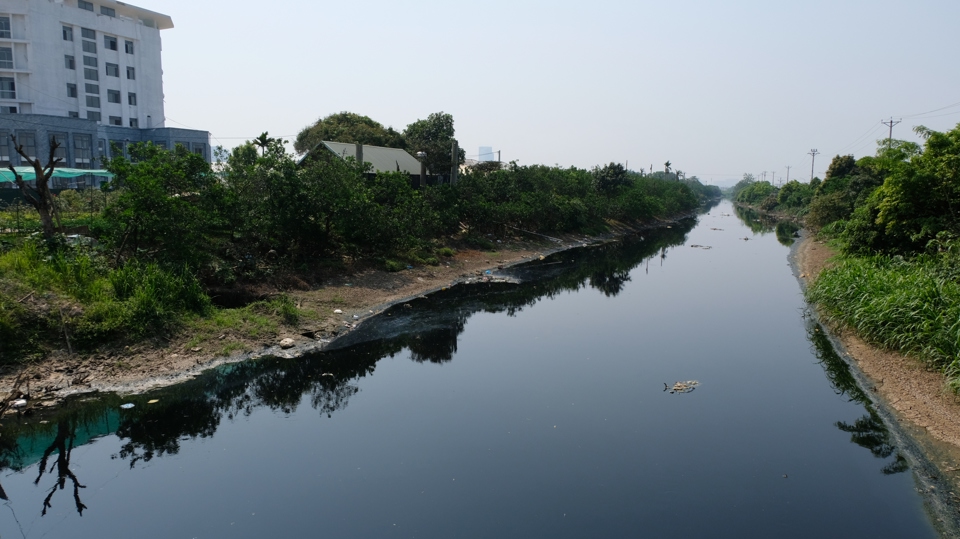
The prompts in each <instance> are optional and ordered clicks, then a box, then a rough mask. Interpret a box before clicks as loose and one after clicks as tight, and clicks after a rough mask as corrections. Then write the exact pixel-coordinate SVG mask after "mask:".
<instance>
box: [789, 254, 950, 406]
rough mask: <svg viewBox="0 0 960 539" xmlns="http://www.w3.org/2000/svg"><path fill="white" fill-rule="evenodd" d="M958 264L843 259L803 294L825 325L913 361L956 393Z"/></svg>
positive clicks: (946, 257)
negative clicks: (941, 374) (935, 373)
mask: <svg viewBox="0 0 960 539" xmlns="http://www.w3.org/2000/svg"><path fill="white" fill-rule="evenodd" d="M957 262H960V260H958V258H957V257H956V256H955V255H953V254H952V253H949V252H944V253H940V254H938V255H936V256H923V257H917V258H915V259H912V260H907V259H904V258H901V257H891V256H883V255H877V256H870V257H844V258H841V259H840V260H839V261H838V263H837V264H836V265H835V266H834V267H832V268H829V269H826V270H824V271H823V272H822V273H821V274H820V276H819V277H818V278H817V280H816V282H815V283H814V284H813V286H811V287H810V288H809V289H808V300H809V301H811V302H813V303H816V304H818V305H819V306H820V307H821V311H822V312H823V314H824V315H825V316H826V318H827V319H828V320H830V321H831V322H834V323H837V324H840V325H841V327H849V328H852V329H853V330H854V331H855V332H856V333H857V334H858V335H860V336H861V337H863V338H864V339H865V340H867V341H868V342H870V343H872V344H874V345H877V346H880V347H882V348H885V349H889V350H895V351H899V352H901V353H904V354H907V355H910V356H914V357H917V358H919V359H921V360H922V361H924V362H925V363H926V364H927V365H929V366H930V367H931V368H934V369H937V370H940V371H942V372H944V374H945V375H946V377H947V382H948V384H949V385H950V386H951V387H952V388H953V389H954V390H955V391H957V390H960V284H958V282H957V279H956V273H957V271H958V268H960V266H958V265H957Z"/></svg>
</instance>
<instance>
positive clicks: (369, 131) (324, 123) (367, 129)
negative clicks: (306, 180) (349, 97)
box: [293, 111, 453, 154]
mask: <svg viewBox="0 0 960 539" xmlns="http://www.w3.org/2000/svg"><path fill="white" fill-rule="evenodd" d="M452 122H453V120H452V119H451V125H452ZM324 140H329V141H332V142H353V143H360V144H368V145H370V146H384V147H387V148H406V141H405V140H404V136H403V134H401V133H399V132H397V131H396V130H394V129H393V128H392V127H384V126H383V124H381V123H379V122H377V121H374V120H373V119H371V118H370V117H369V116H361V115H359V114H354V113H352V112H346V111H344V112H338V113H335V114H331V115H329V116H326V117H324V118H321V119H319V120H317V121H316V122H315V123H314V124H313V125H310V126H307V127H305V128H303V130H302V131H300V133H299V134H298V135H297V139H296V140H295V141H294V143H293V149H294V150H296V151H297V153H301V154H303V153H307V152H308V151H310V150H312V149H313V148H314V147H315V146H316V145H317V144H320V142H321V141H324Z"/></svg>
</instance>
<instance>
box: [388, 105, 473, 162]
mask: <svg viewBox="0 0 960 539" xmlns="http://www.w3.org/2000/svg"><path fill="white" fill-rule="evenodd" d="M454 133H455V130H454V128H453V116H452V115H450V114H447V113H445V112H434V113H433V114H431V115H429V116H427V119H426V120H417V121H415V122H413V123H412V124H410V125H408V126H407V128H406V129H405V130H404V131H403V136H404V138H406V141H407V148H408V149H409V150H410V152H411V153H413V154H414V155H416V154H417V153H418V152H424V153H426V154H427V155H426V157H425V158H424V162H425V163H426V164H427V169H428V170H429V171H430V173H431V174H446V173H447V172H448V171H449V170H450V167H451V165H452V159H451V157H452V156H451V155H450V150H451V148H452V143H453V142H454V141H456V139H455V138H454ZM458 153H459V155H458V156H457V162H458V163H459V164H462V163H463V162H464V160H465V158H466V152H464V151H463V149H462V148H461V149H460V151H459V152H458Z"/></svg>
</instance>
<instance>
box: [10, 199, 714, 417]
mask: <svg viewBox="0 0 960 539" xmlns="http://www.w3.org/2000/svg"><path fill="white" fill-rule="evenodd" d="M697 214H698V212H691V213H689V214H684V215H680V216H677V217H675V218H673V219H670V220H662V221H655V222H648V223H619V222H611V223H609V226H610V229H609V231H608V232H606V233H604V234H600V235H595V236H584V235H578V234H565V235H560V236H557V237H551V236H545V235H541V234H536V235H533V234H532V233H530V234H527V233H525V232H524V231H517V232H516V235H514V236H512V237H509V238H507V237H505V238H503V239H494V241H495V242H496V245H497V251H496V252H486V251H478V250H464V251H461V252H458V253H457V254H456V255H455V256H454V257H452V258H450V259H447V260H445V261H444V262H443V263H442V264H441V265H439V266H424V267H417V268H408V270H406V271H402V272H395V273H391V272H386V271H382V270H366V271H363V272H359V273H352V274H343V275H338V276H335V277H334V278H332V279H330V280H329V281H328V282H326V283H324V285H323V286H321V287H317V288H312V289H309V290H294V291H290V292H288V295H289V296H291V297H292V299H293V300H294V301H295V302H296V303H297V306H298V307H303V308H305V309H306V308H309V309H311V310H312V311H314V312H317V313H320V314H319V316H318V317H317V318H316V319H313V320H309V321H307V322H306V323H301V324H300V325H298V326H296V327H284V328H281V330H280V331H278V332H277V333H276V334H271V335H268V336H259V337H249V336H244V335H236V334H233V335H223V334H221V335H219V336H207V337H206V338H205V339H206V340H202V339H200V337H199V336H197V335H195V334H192V333H190V332H180V333H179V334H178V335H176V336H175V337H174V338H173V339H171V340H170V341H168V342H161V343H157V342H144V343H141V344H139V345H136V346H133V347H126V348H125V349H123V350H119V351H113V352H108V353H106V354H104V353H92V354H86V355H82V356H81V355H76V354H73V355H70V354H67V353H66V351H60V352H58V353H54V354H52V355H50V356H48V357H47V358H45V359H44V360H42V361H40V362H37V363H34V364H30V365H25V366H20V367H15V368H8V369H7V370H6V371H5V372H2V373H0V395H4V394H5V395H6V398H5V399H4V400H7V401H9V400H11V399H14V398H17V397H20V396H25V397H27V398H28V400H29V401H30V403H31V404H30V406H31V407H33V406H41V407H50V406H56V405H57V404H59V403H60V402H61V401H62V400H63V399H65V398H67V397H72V396H76V395H81V394H86V393H98V392H109V393H119V394H125V395H128V394H138V393H144V392H146V391H150V390H153V389H157V388H160V387H166V386H171V385H175V384H178V383H182V382H185V381H187V380H190V379H191V378H194V377H196V376H198V375H200V374H202V373H203V372H205V371H208V370H210V369H213V368H216V367H218V366H221V365H225V364H230V363H238V362H242V361H255V360H257V359H259V358H264V357H282V358H296V357H301V356H303V355H306V354H310V353H314V352H318V351H321V350H323V349H325V348H327V347H329V346H332V345H334V343H335V342H336V341H338V340H339V339H342V338H343V337H344V336H346V335H349V334H351V333H352V332H353V331H355V330H356V329H357V328H359V327H360V326H361V325H362V324H363V323H364V322H365V321H367V320H369V319H371V318H372V317H374V316H377V315H379V314H380V313H381V312H383V311H385V310H386V309H388V308H390V307H392V306H394V305H397V304H402V303H407V302H410V301H413V300H415V299H417V298H420V297H423V296H425V295H428V294H431V293H433V292H436V291H439V290H444V289H447V288H452V287H455V286H470V285H471V284H473V283H478V282H488V281H491V280H509V278H508V277H504V276H503V275H501V274H500V272H501V271H502V270H506V269H508V268H511V267H514V266H517V265H520V264H524V263H526V262H530V261H533V260H538V259H540V258H541V257H546V256H549V255H551V254H554V253H558V252H561V251H565V250H568V249H574V248H579V247H586V246H597V245H602V244H604V243H608V242H611V241H617V240H619V239H620V238H624V237H627V236H630V235H634V234H641V233H643V232H644V231H648V230H652V229H657V228H666V227H671V226H674V225H676V224H678V223H680V222H681V221H684V220H687V219H692V218H695V217H696V215H697ZM530 238H533V239H532V240H531V239H530ZM195 333H196V332H195ZM225 338H226V340H224V339H225ZM218 339H220V340H219V341H218ZM284 339H289V340H290V341H292V345H291V343H290V342H289V341H288V342H287V343H285V346H281V345H280V343H281V341H283V340H284ZM198 340H200V341H201V342H198ZM223 342H237V343H240V345H241V346H242V348H243V349H241V350H238V351H236V352H233V353H230V354H222V353H220V354H218V353H216V352H215V351H213V352H211V351H210V350H215V349H216V348H217V346H218V345H219V344H222V343H223ZM18 380H20V385H19V386H17V382H18Z"/></svg>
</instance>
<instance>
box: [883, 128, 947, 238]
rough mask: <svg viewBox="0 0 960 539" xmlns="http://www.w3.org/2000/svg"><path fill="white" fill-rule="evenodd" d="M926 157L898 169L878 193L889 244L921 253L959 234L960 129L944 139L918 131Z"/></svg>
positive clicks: (927, 130)
mask: <svg viewBox="0 0 960 539" xmlns="http://www.w3.org/2000/svg"><path fill="white" fill-rule="evenodd" d="M916 131H917V133H918V134H920V135H921V136H922V137H924V138H925V139H926V141H925V143H924V149H923V152H922V153H921V154H919V155H913V156H912V157H910V159H909V161H903V162H901V163H898V164H897V166H895V167H893V168H892V171H891V173H890V175H889V176H888V177H887V178H886V180H885V181H884V183H883V185H882V186H881V187H880V189H879V190H878V195H879V204H878V210H879V212H878V214H877V221H876V222H877V224H878V225H879V226H881V227H882V228H883V234H884V235H885V236H886V237H887V239H888V244H889V245H890V246H891V247H893V248H894V249H897V250H904V251H916V250H920V249H922V248H923V247H925V246H926V244H927V242H928V241H930V240H932V239H933V238H935V237H936V236H937V234H938V233H940V232H942V231H945V232H949V233H951V234H954V235H958V234H960V125H958V126H957V127H955V128H954V129H953V130H952V131H948V132H946V133H940V132H937V131H933V130H930V129H927V128H926V127H923V126H919V127H917V128H916Z"/></svg>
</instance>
